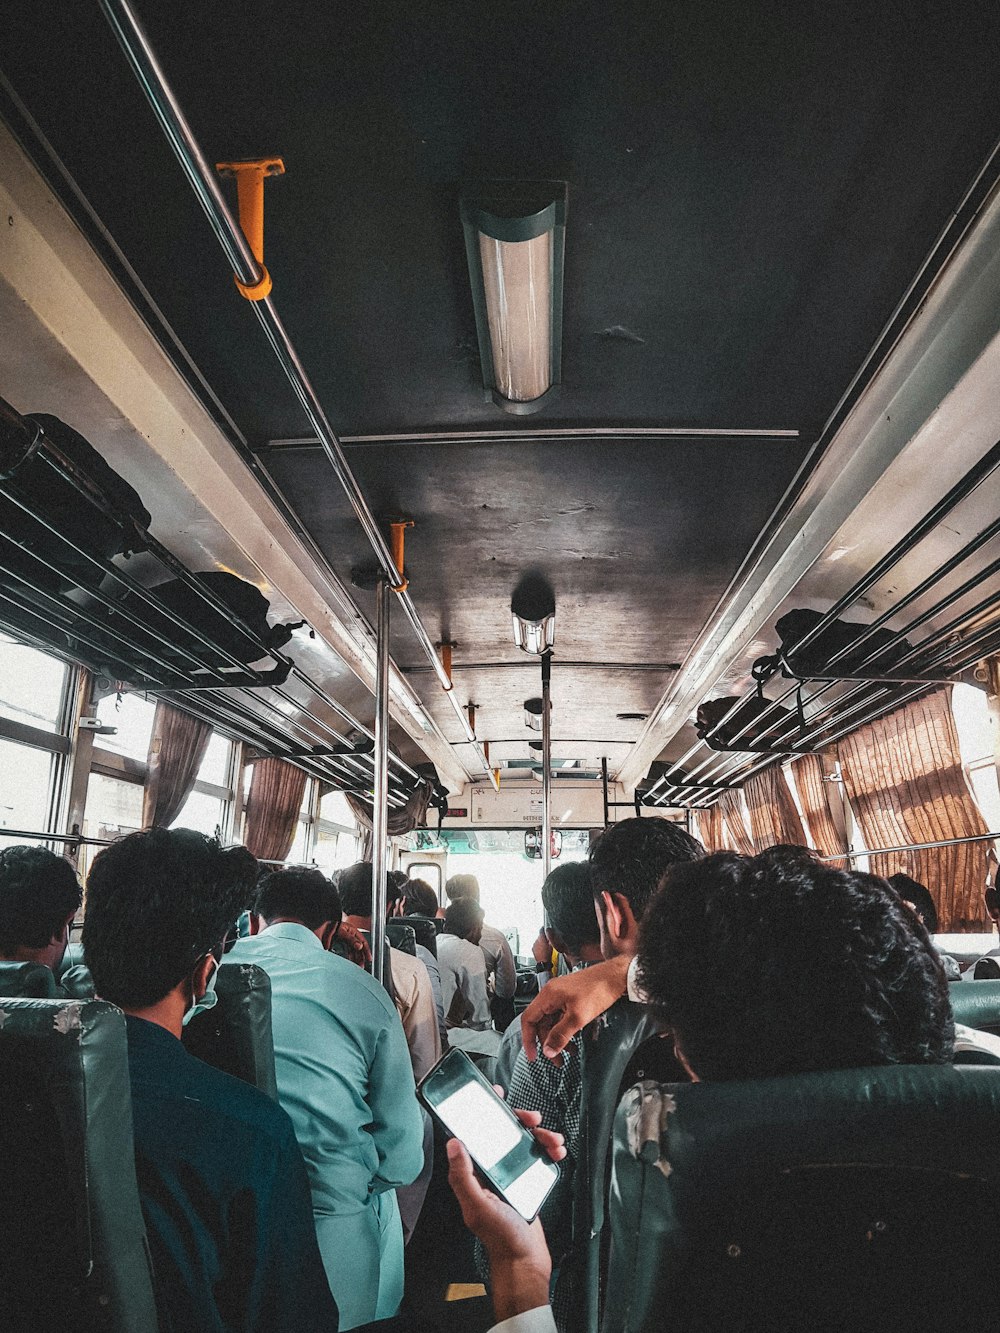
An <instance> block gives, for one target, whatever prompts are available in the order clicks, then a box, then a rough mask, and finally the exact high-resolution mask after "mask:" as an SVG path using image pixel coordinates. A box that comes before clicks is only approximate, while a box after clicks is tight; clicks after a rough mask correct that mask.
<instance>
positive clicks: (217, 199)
mask: <svg viewBox="0 0 1000 1333" xmlns="http://www.w3.org/2000/svg"><path fill="white" fill-rule="evenodd" d="M100 3H101V9H102V10H103V11H104V14H105V17H106V18H107V20H108V22H109V23H110V25H111V28H112V30H113V31H114V34H115V36H116V37H117V39H118V42H119V44H120V46H121V48H122V50H123V51H124V53H125V56H126V58H127V59H128V62H129V64H130V65H131V66H132V71H133V73H134V74H135V76H136V78H137V79H138V81H139V85H140V87H141V88H142V90H143V92H144V93H145V95H146V98H147V100H148V102H149V104H150V106H151V107H152V110H153V113H154V115H155V116H156V118H157V120H158V121H159V123H160V127H161V129H162V130H163V132H164V134H165V135H166V137H167V140H168V142H169V144H170V146H171V148H172V149H173V151H174V155H175V156H176V158H177V161H178V163H179V164H180V167H181V170H182V171H183V173H184V175H185V176H186V177H187V179H188V183H189V184H190V185H191V188H192V189H193V190H194V193H195V195H196V197H197V199H198V202H199V203H200V204H201V206H202V209H203V211H204V212H205V215H206V217H207V218H208V221H209V224H210V226H211V228H212V230H213V232H214V233H215V236H216V239H217V240H218V242H219V244H220V245H221V246H222V249H223V251H224V252H225V254H226V257H227V259H228V260H229V263H230V264H231V265H232V268H233V271H234V273H235V275H236V277H237V278H238V279H239V281H240V282H241V283H243V285H244V286H256V285H257V284H258V283H260V281H261V280H262V278H263V276H264V274H263V269H262V266H261V265H259V264H258V262H257V260H256V258H255V257H254V255H253V252H252V250H251V249H250V246H249V244H248V242H247V240H246V237H245V236H244V235H243V231H242V229H241V227H240V226H239V223H238V222H237V221H236V219H235V218H234V217H233V215H232V212H231V210H230V208H229V205H228V204H227V202H226V200H225V197H224V195H223V193H222V189H221V187H220V185H219V181H218V177H217V176H216V174H215V172H213V171H212V170H211V168H210V167H209V164H208V161H207V160H206V158H205V155H204V153H203V152H202V150H201V147H200V146H199V144H198V141H197V139H196V138H195V136H194V133H193V131H192V129H191V126H190V125H189V124H188V121H187V118H186V116H185V115H184V112H183V109H182V108H181V105H180V103H179V102H178V100H177V97H176V95H175V94H174V92H173V89H172V88H171V87H170V84H169V82H168V81H167V77H166V75H165V73H164V71H163V67H162V66H161V64H160V62H159V59H158V58H157V55H156V52H155V51H154V49H153V47H152V44H151V42H150V40H149V38H148V36H147V34H146V32H145V31H144V29H143V27H142V24H141V23H140V21H139V18H138V16H137V15H136V13H135V11H134V10H133V8H132V6H131V4H130V3H129V0H100ZM250 305H251V306H252V307H253V310H254V313H255V314H256V316H257V318H258V320H259V321H260V324H261V328H262V329H263V330H264V334H265V336H266V337H267V340H268V342H269V343H270V344H271V349H272V351H273V352H274V355H275V357H276V358H277V361H278V364H279V365H280V366H281V369H282V370H283V371H284V373H285V376H286V378H287V379H288V382H289V384H290V385H291V387H292V390H293V392H294V393H295V396H296V397H297V398H298V400H299V403H300V405H301V407H302V409H303V411H304V412H305V414H306V416H307V417H308V419H309V421H310V423H311V425H312V427H313V430H315V432H316V437H317V439H318V440H319V442H320V444H321V446H322V448H323V452H324V453H325V455H326V458H327V461H328V462H329V464H330V466H331V467H332V468H333V471H334V474H335V475H336V477H337V480H338V481H339V482H340V485H341V487H342V489H343V491H344V494H345V495H346V496H347V500H348V503H349V504H350V506H351V508H352V509H353V511H354V515H355V517H356V518H357V520H358V522H359V523H360V524H361V528H362V530H363V531H364V534H365V536H366V537H367V539H368V542H369V544H370V546H371V548H372V551H373V552H374V554H375V557H376V559H377V561H378V563H379V565H380V567H381V572H382V574H383V576H384V577H385V578H386V579H387V581H388V583H389V585H390V587H391V588H392V589H393V591H394V592H395V593H396V595H397V597H398V599H399V605H400V606H401V608H402V610H403V614H404V615H405V616H406V619H407V621H408V622H409V624H410V628H411V629H412V630H413V633H414V635H415V637H416V639H417V642H418V643H419V644H420V646H421V648H422V649H423V651H424V654H425V655H426V657H427V660H428V662H430V664H431V666H432V667H433V668H434V672H435V675H436V676H437V678H438V681H439V683H440V685H441V688H442V689H443V690H444V691H445V693H446V694H447V696H448V699H449V701H450V702H451V705H452V708H453V709H454V711H455V716H456V717H457V718H458V719H459V721H460V722H461V723H462V728H463V731H464V732H465V735H466V739H467V740H468V741H469V742H470V743H472V744H473V746H474V748H475V750H476V754H477V757H478V758H479V760H480V762H481V763H482V765H483V768H484V769H485V771H486V773H487V774H488V775H489V777H490V780H491V782H492V783H493V785H494V787H496V788H497V789H498V790H499V782H498V781H497V779H496V777H495V776H494V774H493V770H492V769H491V768H490V766H489V761H488V760H487V758H486V754H485V752H484V751H483V748H482V745H481V744H480V742H479V741H478V739H477V737H476V735H475V732H474V730H473V729H472V727H471V725H470V723H469V721H468V718H467V717H466V716H465V713H464V711H463V709H462V706H461V704H459V702H458V700H457V699H455V698H454V697H453V692H452V683H451V680H450V678H449V676H448V673H447V672H446V671H445V668H444V665H443V663H442V662H441V658H440V656H439V654H438V652H437V649H436V648H435V647H434V645H433V643H432V642H431V640H430V637H429V635H428V633H427V630H426V629H425V628H424V625H423V622H422V621H421V619H420V615H419V613H418V611H417V608H416V606H415V604H414V602H413V599H412V597H411V596H410V594H409V592H408V591H407V590H406V586H405V582H404V578H403V571H402V570H400V569H397V568H396V563H395V560H394V559H393V555H392V552H391V550H390V549H389V545H388V543H387V542H386V539H385V536H384V534H383V533H382V530H381V528H380V527H379V524H378V522H377V520H376V518H375V515H374V514H373V513H372V511H371V508H370V507H369V505H368V501H367V500H366V499H365V497H364V494H363V492H362V490H361V487H360V486H359V484H358V481H357V478H356V477H355V476H354V473H353V472H352V471H351V467H350V464H349V463H348V461H347V457H346V455H345V454H344V451H343V448H342V446H341V443H340V440H339V438H338V436H337V433H336V432H335V431H334V429H333V427H332V426H331V424H330V422H329V421H328V419H327V416H326V413H325V411H324V410H323V406H322V404H321V402H320V400H319V397H318V395H317V393H316V390H315V389H314V388H313V385H312V382H311V381H310V379H309V376H308V374H307V373H306V370H305V367H304V366H303V364H302V362H301V360H300V359H299V355H298V353H297V351H296V350H295V346H294V344H293V343H292V340H291V338H290V337H289V335H288V332H287V330H286V329H285V326H284V325H283V324H282V322H281V319H280V317H279V315H278V312H277V310H276V308H275V305H274V301H273V299H272V298H271V297H270V296H265V297H264V298H263V299H262V300H259V301H251V302H250Z"/></svg>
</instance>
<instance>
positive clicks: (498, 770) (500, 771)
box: [493, 768, 503, 791]
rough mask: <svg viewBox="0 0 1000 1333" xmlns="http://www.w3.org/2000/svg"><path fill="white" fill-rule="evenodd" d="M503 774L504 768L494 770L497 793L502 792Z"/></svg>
mask: <svg viewBox="0 0 1000 1333" xmlns="http://www.w3.org/2000/svg"><path fill="white" fill-rule="evenodd" d="M502 772H503V769H502V768H495V769H494V770H493V781H494V782H495V783H496V784H497V791H499V790H500V774H501V773H502Z"/></svg>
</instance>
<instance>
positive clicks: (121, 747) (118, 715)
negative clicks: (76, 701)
mask: <svg viewBox="0 0 1000 1333" xmlns="http://www.w3.org/2000/svg"><path fill="white" fill-rule="evenodd" d="M155 712H156V704H155V702H154V701H153V700H152V699H144V698H143V697H142V696H141V695H139V694H121V695H115V694H109V695H108V696H107V697H106V698H104V699H102V700H101V702H100V703H99V704H98V705H97V716H98V718H99V720H100V721H101V723H102V724H103V725H104V726H107V727H117V729H118V730H117V734H116V735H114V736H97V737H96V738H95V744H96V745H98V746H99V747H100V748H101V749H102V750H113V751H114V752H115V754H123V755H125V757H126V758H127V759H141V760H142V761H143V762H144V763H145V760H146V756H147V754H148V753H149V738H150V736H151V735H152V732H153V714H154V713H155Z"/></svg>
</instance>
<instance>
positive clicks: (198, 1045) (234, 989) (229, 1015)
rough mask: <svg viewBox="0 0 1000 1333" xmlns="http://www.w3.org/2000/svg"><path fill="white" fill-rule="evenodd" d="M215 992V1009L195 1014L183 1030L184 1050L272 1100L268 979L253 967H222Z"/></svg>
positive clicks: (275, 1091)
mask: <svg viewBox="0 0 1000 1333" xmlns="http://www.w3.org/2000/svg"><path fill="white" fill-rule="evenodd" d="M215 993H216V995H217V996H218V997H219V998H218V1001H217V1003H216V1005H215V1008H214V1009H208V1010H206V1011H205V1012H204V1013H202V1014H197V1015H196V1016H195V1017H194V1018H193V1019H192V1020H191V1022H190V1023H189V1024H188V1025H187V1027H186V1028H185V1029H184V1045H185V1047H186V1048H187V1049H188V1050H189V1051H190V1052H191V1054H192V1055H196V1056H198V1058H199V1059H201V1060H204V1061H205V1062H206V1064H210V1065H214V1066H215V1067H216V1069H221V1070H223V1072H224V1073H226V1074H232V1075H233V1076H234V1077H235V1078H239V1079H242V1080H243V1082H244V1083H250V1084H252V1085H253V1086H254V1087H255V1088H260V1090H261V1092H266V1093H267V1095H268V1096H269V1097H273V1098H274V1099H275V1101H277V1099H278V1085H277V1082H276V1081H275V1075H274V1038H273V1036H272V1032H271V979H270V977H269V976H268V975H267V973H266V972H265V971H264V969H263V968H261V967H257V966H256V965H255V964H254V963H223V964H222V966H221V967H220V968H219V970H218V972H217V974H216V979H215Z"/></svg>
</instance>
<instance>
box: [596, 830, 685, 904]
mask: <svg viewBox="0 0 1000 1333" xmlns="http://www.w3.org/2000/svg"><path fill="white" fill-rule="evenodd" d="M704 855H705V849H704V847H703V846H702V845H701V843H700V842H699V841H698V839H697V838H694V837H692V836H691V834H690V833H688V831H687V830H686V829H685V828H682V827H681V825H680V824H675V823H674V822H673V820H670V819H660V818H659V817H657V816H655V815H649V816H646V817H645V818H642V819H623V820H622V821H621V823H619V824H612V825H611V827H610V828H607V829H605V830H604V832H603V833H602V834H601V836H600V837H599V838H598V839H597V841H596V842H595V843H594V844H593V846H592V847H591V849H590V864H591V867H592V869H593V871H594V896H595V897H596V898H599V897H600V896H601V894H602V893H604V892H607V893H620V894H621V895H622V896H623V897H624V898H625V899H626V901H627V902H628V904H629V906H630V907H631V908H632V914H633V916H634V917H635V918H636V920H639V918H640V917H641V916H642V914H643V912H644V911H645V910H646V907H647V905H648V903H649V900H650V899H651V898H652V896H653V894H654V893H655V892H656V889H657V886H658V885H659V883H660V880H661V879H662V878H663V873H664V871H665V870H667V869H668V868H669V867H670V866H672V865H680V864H681V863H683V862H686V861H697V860H699V859H700V858H701V857H703V856H704Z"/></svg>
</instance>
